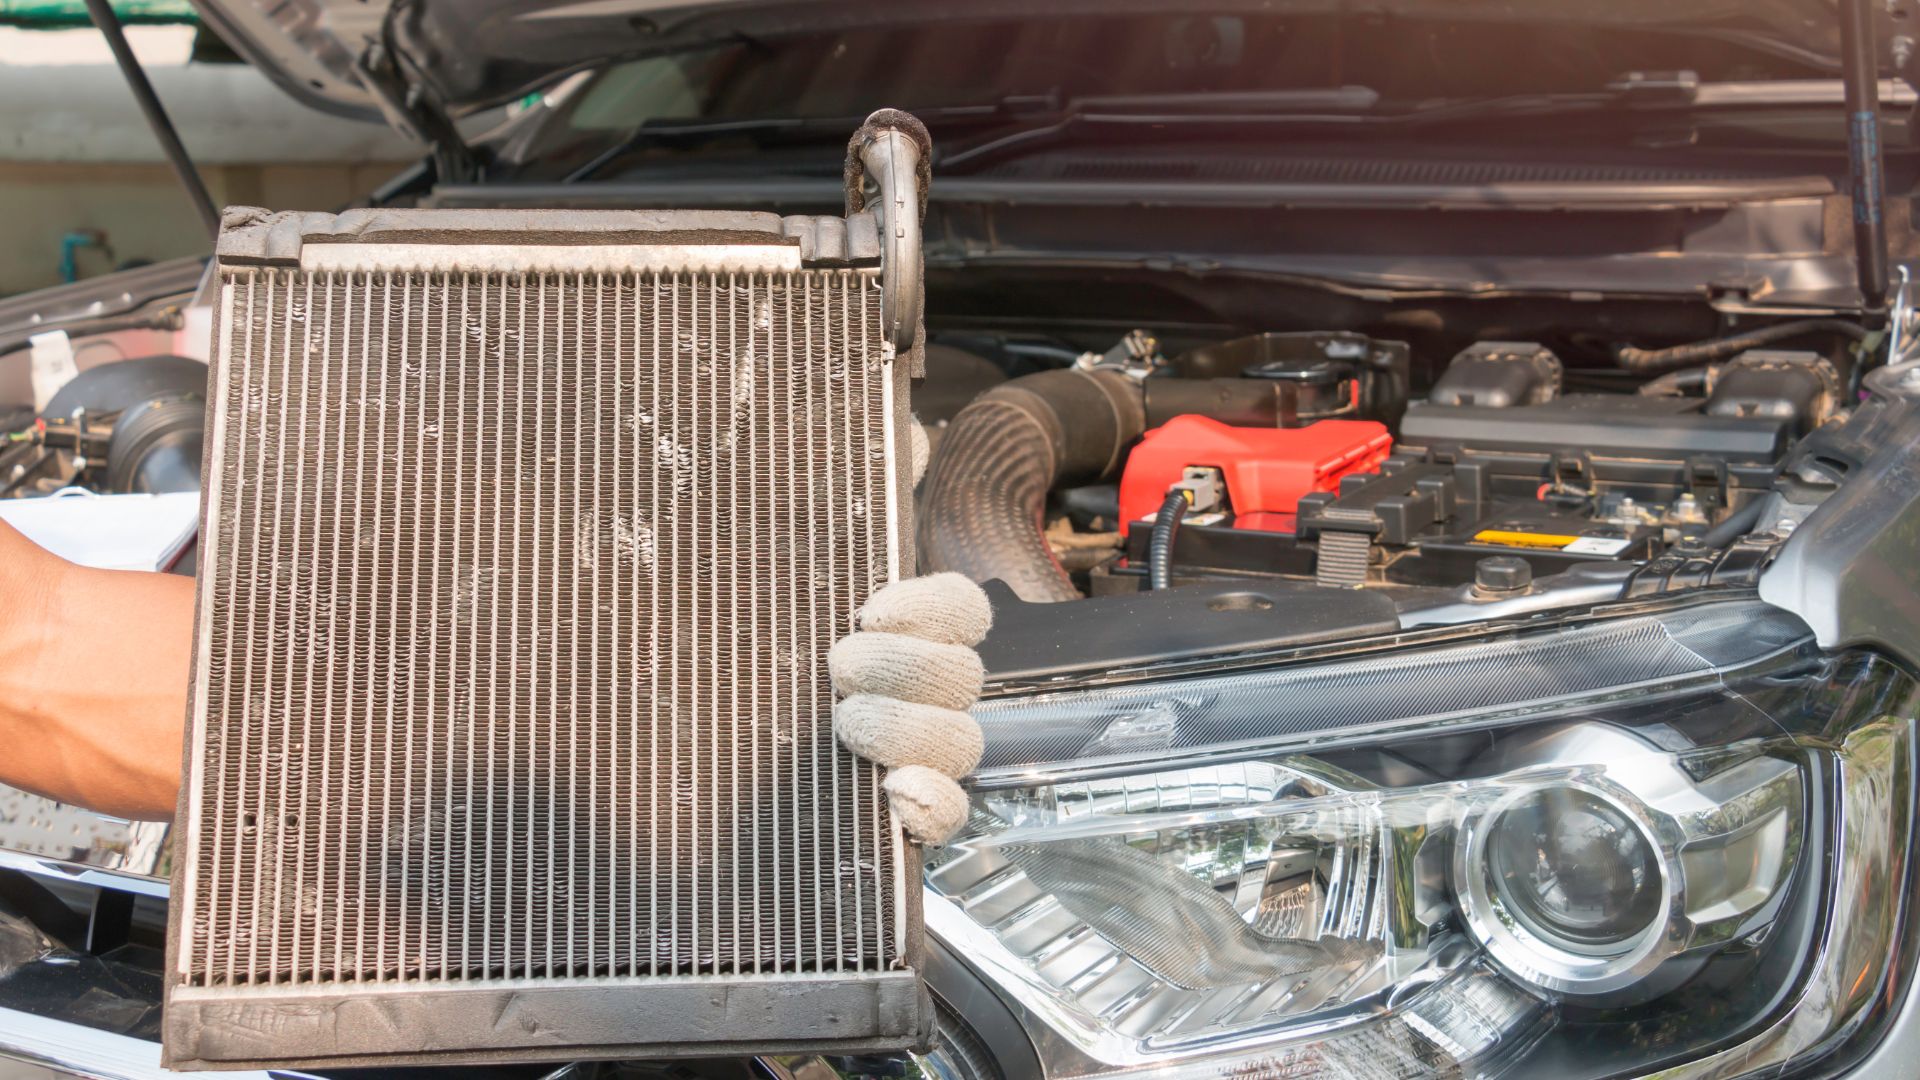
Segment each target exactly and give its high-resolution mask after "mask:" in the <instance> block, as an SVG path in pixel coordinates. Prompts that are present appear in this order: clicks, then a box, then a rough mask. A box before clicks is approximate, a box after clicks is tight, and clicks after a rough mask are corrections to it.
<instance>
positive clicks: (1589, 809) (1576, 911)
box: [1487, 787, 1663, 955]
mask: <svg viewBox="0 0 1920 1080" xmlns="http://www.w3.org/2000/svg"><path fill="white" fill-rule="evenodd" d="M1487 841H1488V842H1487V859H1488V867H1487V868H1488V870H1489V872H1490V876H1491V878H1492V881H1493V885H1494V888H1495V889H1496V890H1497V891H1498V892H1499V894H1500V898H1501V900H1502V901H1503V903H1504V904H1505V906H1506V907H1507V909H1508V910H1509V911H1510V912H1511V913H1512V914H1513V916H1514V918H1516V919H1518V920H1519V921H1520V922H1522V923H1523V924H1525V925H1526V927H1527V929H1529V930H1531V931H1532V932H1533V933H1535V934H1537V935H1539V936H1540V937H1542V938H1545V939H1547V940H1549V941H1551V942H1552V943H1554V944H1555V945H1557V946H1559V947H1560V948H1563V949H1566V950H1567V951H1569V952H1577V953H1586V954H1590V955H1607V954H1609V953H1614V952H1620V951H1624V950H1626V949H1628V948H1630V947H1631V946H1632V945H1633V943H1634V940H1635V939H1636V938H1638V937H1639V935H1640V934H1641V933H1642V932H1643V931H1645V930H1646V929H1647V928H1648V927H1649V926H1652V925H1653V924H1654V923H1656V922H1658V921H1659V920H1660V919H1661V918H1662V914H1663V913H1662V911H1661V891H1662V890H1661V878H1660V865H1659V859H1660V855H1659V852H1658V851H1657V850H1656V849H1655V847H1654V846H1653V844H1652V843H1651V842H1650V841H1649V840H1648V839H1647V836H1646V834H1645V833H1644V832H1643V831H1642V830H1641V828H1640V826H1639V825H1637V824H1636V823H1635V822H1634V821H1633V819H1632V818H1630V817H1628V816H1627V814H1626V813H1625V812H1623V811H1622V810H1621V809H1620V808H1619V807H1616V806H1614V805H1613V804H1611V803H1609V802H1607V801H1606V800H1604V799H1601V798H1599V797H1598V796H1595V795H1593V794H1591V793H1589V792H1586V791H1581V790H1579V789H1577V788H1566V787H1551V788H1542V789H1540V790H1538V791H1535V792H1533V793H1531V794H1529V795H1527V796H1526V797H1525V798H1523V799H1521V800H1520V801H1518V802H1516V803H1514V804H1513V805H1511V806H1509V807H1507V808H1506V809H1505V810H1504V811H1502V812H1501V814H1500V816H1499V818H1498V819H1497V820H1496V821H1495V822H1494V823H1493V826H1492V828H1491V829H1490V830H1489V833H1488V838H1487Z"/></svg>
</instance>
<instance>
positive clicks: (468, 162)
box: [353, 42, 480, 184]
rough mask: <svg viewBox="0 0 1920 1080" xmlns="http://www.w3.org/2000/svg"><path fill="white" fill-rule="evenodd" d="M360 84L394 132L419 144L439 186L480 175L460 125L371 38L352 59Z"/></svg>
mask: <svg viewBox="0 0 1920 1080" xmlns="http://www.w3.org/2000/svg"><path fill="white" fill-rule="evenodd" d="M353 70H354V73H355V74H356V75H358V76H359V77H360V84H361V85H362V86H365V87H366V88H367V92H368V93H370V94H372V95H373V99H374V102H375V103H376V104H378V105H379V106H380V113H381V115H382V116H385V117H386V119H387V123H388V124H389V125H390V126H392V128H393V129H394V130H395V131H398V132H399V133H400V134H401V135H403V136H405V137H406V138H408V139H411V140H413V141H414V142H417V143H419V144H420V145H421V146H423V147H425V148H426V150H427V154H428V156H429V157H431V158H432V160H433V166H434V171H435V174H436V179H437V180H438V182H440V183H442V184H464V183H470V182H472V181H474V180H477V179H479V177H480V159H479V156H478V155H476V154H475V153H474V151H473V148H472V147H471V146H468V145H467V143H466V140H464V139H462V138H461V137H460V129H459V128H457V127H455V126H454V123H453V120H452V119H451V118H450V117H448V116H447V114H446V111H445V110H443V109H442V108H440V104H439V102H437V101H434V100H433V99H432V98H431V97H430V96H428V94H427V92H426V90H425V89H424V88H422V87H421V86H419V85H418V84H416V83H411V82H409V81H408V80H407V77H406V74H405V73H404V72H402V71H401V69H400V63H399V61H398V60H397V59H396V58H395V56H394V54H393V51H392V50H391V49H388V48H387V47H386V46H385V45H383V44H381V43H379V42H374V43H373V44H371V45H368V46H367V50H366V51H365V52H363V53H361V54H360V56H359V57H358V58H357V59H355V60H354V62H353Z"/></svg>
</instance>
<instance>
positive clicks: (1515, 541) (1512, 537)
mask: <svg viewBox="0 0 1920 1080" xmlns="http://www.w3.org/2000/svg"><path fill="white" fill-rule="evenodd" d="M1473 539H1474V542H1475V543H1480V544H1498V545H1499V546H1501V547H1517V548H1534V549H1536V550H1540V551H1563V552H1566V553H1567V554H1569V555H1618V554H1620V553H1621V552H1623V551H1625V550H1627V548H1629V547H1631V546H1633V541H1631V540H1628V539H1626V538H1625V537H1620V536H1565V535H1562V534H1559V533H1532V532H1518V531H1516V530H1512V529H1482V530H1480V531H1479V532H1477V533H1474V534H1473Z"/></svg>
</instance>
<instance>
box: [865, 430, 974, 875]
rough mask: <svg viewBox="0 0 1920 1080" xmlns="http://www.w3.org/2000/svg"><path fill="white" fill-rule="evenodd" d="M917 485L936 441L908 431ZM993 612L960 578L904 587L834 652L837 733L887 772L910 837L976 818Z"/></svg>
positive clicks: (888, 591) (871, 603) (881, 601)
mask: <svg viewBox="0 0 1920 1080" xmlns="http://www.w3.org/2000/svg"><path fill="white" fill-rule="evenodd" d="M907 435H908V438H909V440H910V441H909V447H910V451H911V453H912V455H913V457H912V462H913V481H914V483H916V484H917V483H919V482H920V477H921V475H922V474H923V473H925V472H926V471H927V459H928V457H929V456H930V455H929V454H928V452H927V451H928V445H927V433H926V431H925V429H923V428H922V427H921V426H920V424H919V423H918V422H917V421H916V422H915V423H913V424H911V425H909V426H908V430H907ZM992 622H993V608H992V606H991V605H989V604H988V603H987V594H986V593H984V592H982V591H980V586H978V585H975V584H974V583H973V582H972V581H970V580H968V579H967V578H966V577H964V576H963V575H960V574H932V575H929V576H927V577H923V578H913V579H911V580H907V581H896V582H894V583H893V584H891V585H889V586H887V587H886V588H884V589H881V590H880V591H879V592H876V593H874V594H873V596H872V597H870V598H869V599H868V600H867V606H866V607H864V608H862V609H860V632H859V633H856V634H851V635H849V636H847V637H845V638H842V639H841V640H839V641H838V642H835V643H834V646H833V650H832V651H831V652H829V653H828V654H827V670H828V671H829V672H831V673H832V675H833V686H834V689H835V690H838V691H839V692H840V693H841V694H842V695H844V699H843V700H842V701H841V702H840V703H839V704H837V705H835V706H834V708H833V730H834V733H835V734H836V735H838V736H839V737H840V742H841V744H842V745H844V746H845V747H846V748H847V749H849V750H851V751H853V752H854V753H856V754H858V755H860V756H861V757H863V758H866V759H867V760H869V761H874V762H877V763H879V764H881V765H884V766H886V768H887V778H886V780H885V781H884V784H885V787H886V789H887V798H888V800H889V801H890V802H891V803H892V804H893V813H894V816H895V817H896V818H898V819H899V821H900V824H901V825H902V826H903V827H904V828H905V829H906V830H907V835H908V836H911V837H913V838H914V839H915V840H917V841H919V842H920V843H923V844H938V843H941V842H943V841H945V840H946V839H947V838H948V837H950V836H952V835H953V834H954V832H956V831H957V830H958V829H959V828H960V826H961V825H962V824H964V823H965V822H966V820H967V795H966V792H964V791H961V790H960V785H959V784H958V783H957V782H956V781H958V780H959V779H960V778H961V777H963V776H965V775H967V774H968V773H970V772H972V771H973V767H974V766H975V765H978V764H979V763H980V749H981V740H980V725H979V724H978V723H976V722H975V721H974V719H973V717H971V716H969V715H967V708H968V706H971V705H972V704H973V702H974V699H976V698H978V697H979V696H980V686H981V683H982V682H983V681H984V680H985V673H984V669H983V668H982V666H981V663H980V654H979V653H977V652H974V651H973V647H974V646H975V645H978V644H980V640H981V639H982V638H984V637H986V636H987V627H988V625H990V624H991V623H992Z"/></svg>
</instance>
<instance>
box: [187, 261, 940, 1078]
mask: <svg viewBox="0 0 1920 1080" xmlns="http://www.w3.org/2000/svg"><path fill="white" fill-rule="evenodd" d="M312 246H313V245H309V247H310V248H311V247H312ZM450 259H452V260H457V249H454V252H453V254H450V255H447V256H445V257H444V258H442V259H440V260H437V261H436V264H435V265H436V268H435V269H430V270H424V271H423V270H417V269H408V268H406V267H399V268H395V267H391V266H389V267H386V268H379V269H362V270H356V269H352V268H344V269H339V268H336V269H324V270H321V269H310V268H302V267H292V268H280V267H274V266H265V267H261V266H244V265H242V266H234V265H223V266H222V268H221V276H220V282H219V284H220V288H221V294H222V306H223V317H222V321H221V330H220V338H219V346H218V349H217V353H218V355H217V357H216V362H215V366H214V372H213V386H212V390H211V403H210V410H211V413H212V415H211V418H210V431H211V432H212V434H211V447H210V450H209V461H208V470H207V471H208V475H209V477H210V490H209V494H208V496H207V507H206V515H207V517H206V522H205V526H204V530H203V544H204V547H203V553H202V562H201V585H200V588H201V597H200V613H199V622H198V630H197V653H196V680H195V690H194V706H193V716H192V723H191V741H190V745H189V748H188V766H189V770H190V777H189V792H188V797H187V801H186V803H185V804H184V809H185V817H184V818H183V820H184V821H185V822H186V825H187V827H186V829H185V836H184V841H183V842H184V849H183V850H182V852H181V853H180V859H181V862H182V867H181V870H180V875H181V876H180V878H179V881H180V883H181V886H182V887H181V889H180V890H179V892H178V893H177V895H178V896H179V898H180V906H181V907H182V909H183V911H182V913H181V914H180V916H179V917H178V920H177V923H176V935H175V936H176V939H177V940H176V941H175V949H174V954H175V955H174V963H173V987H172V990H171V994H172V1000H170V1002H169V1012H168V1030H167V1036H168V1051H169V1054H170V1056H171V1057H172V1058H173V1059H177V1061H176V1063H177V1062H178V1061H192V1062H199V1063H203V1064H204V1063H211V1064H221V1063H240V1062H247V1061H275V1062H278V1063H282V1064H285V1063H288V1062H289V1061H290V1060H308V1061H334V1062H340V1061H350V1060H369V1061H371V1060H379V1061H394V1060H404V1059H412V1058H416V1057H421V1053H420V1052H422V1051H432V1052H434V1053H431V1054H427V1055H426V1057H425V1058H424V1059H427V1060H435V1061H446V1060H449V1059H450V1058H464V1059H468V1060H475V1059H480V1058H512V1057H528V1056H541V1057H551V1056H553V1054H554V1053H555V1052H556V1051H558V1050H560V1049H562V1048H564V1049H565V1051H566V1054H567V1056H605V1055H611V1054H613V1053H642V1052H644V1053H650V1054H652V1053H693V1052H699V1053H714V1052H716V1051H715V1049H714V1048H713V1044H716V1043H731V1044H739V1045H743V1046H751V1045H757V1044H762V1043H776V1044H786V1045H791V1044H793V1043H795V1042H800V1043H806V1042H813V1041H824V1042H827V1043H844V1044H846V1045H848V1046H852V1047H859V1046H863V1045H866V1044H867V1043H868V1042H869V1041H873V1040H877V1041H878V1043H881V1044H888V1045H893V1046H899V1045H904V1044H905V1043H907V1042H910V1041H911V1040H912V1037H913V1036H914V1035H915V1033H916V1032H917V1031H918V1030H919V1029H921V1028H922V1027H924V1023H925V1020H924V1018H923V1017H922V1016H921V1015H920V1014H921V1013H922V1012H923V1011H924V1005H923V1003H922V1001H921V999H922V997H923V992H922V991H921V990H920V988H919V986H918V983H917V979H914V978H905V979H903V978H902V976H911V972H908V971H903V970H901V969H902V968H905V967H906V966H907V961H908V957H907V952H908V951H909V948H910V946H911V942H912V940H913V937H914V935H915V934H916V933H917V926H918V911H917V901H916V900H914V898H913V896H912V895H911V892H910V891H909V890H906V889H903V887H902V883H903V882H907V881H913V880H915V878H916V877H917V865H909V862H910V861H911V860H912V854H911V852H910V851H908V850H907V849H906V847H905V845H904V844H903V843H902V842H901V841H900V839H899V837H898V835H897V833H896V830H895V828H894V825H893V822H892V821H891V819H890V817H889V815H888V812H887V803H886V799H885V797H884V795H883V793H882V791H881V789H880V783H879V781H880V774H879V771H878V770H877V769H876V768H875V767H874V766H872V765H870V764H868V763H866V762H863V761H861V760H859V759H856V758H854V757H852V756H851V755H849V754H848V753H846V752H845V751H844V750H842V749H841V748H840V747H839V746H838V744H837V743H836V742H835V741H834V738H833V735H832V730H831V707H832V691H831V686H830V684H829V679H828V676H827V671H826V663H825V659H826V652H827V649H828V647H829V646H830V645H831V644H832V643H833V641H835V640H836V639H837V638H839V637H840V636H843V635H844V634H845V633H847V632H848V631H849V630H851V629H852V627H853V624H852V619H853V612H854V611H855V610H856V609H857V608H858V607H859V606H860V604H861V603H862V602H863V601H864V600H865V598H866V597H867V596H868V595H869V594H870V593H871V592H872V591H873V590H874V589H875V588H877V587H879V586H880V585H882V584H884V583H885V582H886V581H887V580H889V578H890V577H892V576H893V573H894V567H895V566H896V565H897V564H898V561H899V559H900V558H901V554H900V552H899V549H898V541H897V540H896V539H895V537H896V535H897V534H896V529H895V523H896V521H897V520H899V519H900V518H901V517H902V515H903V514H904V511H903V509H902V508H901V507H900V506H899V505H898V503H899V495H898V494H897V493H898V492H899V491H900V485H899V484H898V483H897V482H896V472H895V466H896V462H895V460H894V456H893V455H891V454H890V453H889V452H888V446H889V443H888V438H889V436H890V435H891V433H892V431H893V420H892V418H893V415H894V410H895V409H896V408H897V406H898V403H899V401H900V398H899V395H898V391H899V389H900V388H898V387H896V385H895V380H894V379H893V374H892V366H893V365H892V356H893V353H892V350H891V348H889V347H887V346H885V345H884V344H883V335H882V333H881V323H880V299H879V297H880V287H879V277H878V275H877V274H876V273H875V272H874V271H872V270H866V269H844V268H843V269H799V270H792V269H787V270H754V269H745V270H742V269H732V270H728V269H707V270H677V271H647V270H637V271H613V272H609V271H607V270H594V271H591V272H589V271H584V270H582V271H574V272H545V271H537V270H517V271H514V270H492V269H458V268H444V267H445V266H446V264H447V262H448V260H450ZM902 381H904V380H902ZM716 987H718V988H724V989H725V991H726V993H725V996H724V998H716V997H714V996H713V995H714V994H715V993H716V992H717V991H716V990H715V988H716ZM797 990H806V991H809V992H811V993H814V994H817V995H819V996H817V997H816V998H815V999H814V1005H813V1006H811V1007H808V1006H803V1005H800V1004H797V1003H798V1002H804V1001H805V1000H806V998H805V997H796V993H795V992H796V991H797ZM723 1001H724V1007H723ZM596 1010H597V1011H596ZM756 1010H757V1011H756ZM823 1012H824V1013H826V1014H832V1015H823ZM848 1013H850V1014H857V1015H850V1016H843V1015H841V1014H848ZM509 1014H510V1015H512V1016H514V1017H515V1018H516V1019H515V1021H514V1022H511V1023H509V1022H505V1021H504V1020H503V1017H504V1016H506V1015H509ZM370 1018H374V1019H370ZM375 1019H377V1022H374V1020H375ZM529 1025H531V1029H530V1030H523V1029H528V1028H529ZM669 1044H671V1045H669ZM596 1048H597V1050H598V1051H602V1052H604V1053H601V1052H596Z"/></svg>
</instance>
